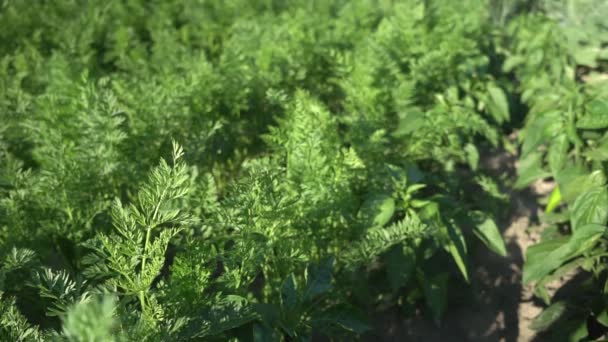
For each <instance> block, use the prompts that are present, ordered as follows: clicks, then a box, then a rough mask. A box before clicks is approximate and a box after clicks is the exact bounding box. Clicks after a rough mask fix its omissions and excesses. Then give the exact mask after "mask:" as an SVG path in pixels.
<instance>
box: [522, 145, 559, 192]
mask: <svg viewBox="0 0 608 342" xmlns="http://www.w3.org/2000/svg"><path fill="white" fill-rule="evenodd" d="M542 161H543V155H542V154H541V153H540V152H534V153H529V154H528V155H527V156H526V157H525V158H524V159H522V160H520V164H519V167H518V169H517V174H518V177H517V182H516V183H515V188H516V189H523V188H525V187H526V186H528V185H530V184H531V183H532V182H534V181H535V180H537V179H543V178H545V177H548V176H549V175H550V174H549V173H548V172H547V171H545V170H543V167H542Z"/></svg>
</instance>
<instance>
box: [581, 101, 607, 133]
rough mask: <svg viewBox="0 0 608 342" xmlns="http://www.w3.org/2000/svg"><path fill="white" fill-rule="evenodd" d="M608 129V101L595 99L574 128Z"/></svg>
mask: <svg viewBox="0 0 608 342" xmlns="http://www.w3.org/2000/svg"><path fill="white" fill-rule="evenodd" d="M607 127H608V99H595V100H593V101H591V102H590V103H589V104H588V105H587V113H586V114H585V115H583V116H582V117H581V118H580V119H579V120H578V121H577V122H576V128H581V129H601V128H607Z"/></svg>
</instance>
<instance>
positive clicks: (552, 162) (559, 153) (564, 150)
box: [547, 134, 570, 175]
mask: <svg viewBox="0 0 608 342" xmlns="http://www.w3.org/2000/svg"><path fill="white" fill-rule="evenodd" d="M569 147H570V142H569V141H568V137H567V136H566V135H565V134H560V135H558V136H556V137H555V138H553V140H551V145H549V151H548V152H547V163H548V164H549V169H550V170H551V172H552V173H553V175H556V174H557V173H558V172H559V171H560V170H561V169H562V168H563V167H564V165H565V164H566V160H567V158H568V148H569Z"/></svg>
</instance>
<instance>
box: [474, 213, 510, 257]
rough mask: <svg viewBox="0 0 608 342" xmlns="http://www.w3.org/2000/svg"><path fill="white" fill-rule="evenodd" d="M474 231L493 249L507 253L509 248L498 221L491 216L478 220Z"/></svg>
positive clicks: (502, 253)
mask: <svg viewBox="0 0 608 342" xmlns="http://www.w3.org/2000/svg"><path fill="white" fill-rule="evenodd" d="M473 231H474V233H475V235H477V237H478V238H479V239H480V240H481V241H482V242H483V243H484V244H485V245H486V246H487V247H488V248H489V249H491V250H492V251H494V252H495V253H496V254H498V255H501V256H506V255H507V248H506V247H505V242H504V240H503V239H502V236H501V234H500V231H499V230H498V227H497V226H496V223H495V222H494V220H492V219H491V218H489V217H488V218H485V219H483V220H482V221H481V222H479V221H478V222H476V226H475V228H474V230H473Z"/></svg>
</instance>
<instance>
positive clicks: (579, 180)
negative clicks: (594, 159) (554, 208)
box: [556, 164, 606, 204]
mask: <svg viewBox="0 0 608 342" xmlns="http://www.w3.org/2000/svg"><path fill="white" fill-rule="evenodd" d="M556 178H557V184H558V186H559V191H560V193H561V195H562V200H563V201H564V202H566V203H568V204H572V203H573V202H574V200H576V199H577V198H578V196H580V195H581V194H582V193H585V192H587V191H589V190H591V189H593V188H595V187H599V186H602V185H604V184H605V183H606V177H605V176H604V173H603V172H602V171H601V170H597V171H593V172H592V173H588V172H587V170H586V169H585V167H584V166H582V165H576V164H574V165H573V164H570V165H568V166H567V167H566V168H564V169H563V170H561V171H560V172H559V173H558V174H557V175H556Z"/></svg>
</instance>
